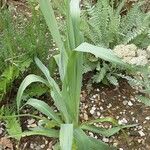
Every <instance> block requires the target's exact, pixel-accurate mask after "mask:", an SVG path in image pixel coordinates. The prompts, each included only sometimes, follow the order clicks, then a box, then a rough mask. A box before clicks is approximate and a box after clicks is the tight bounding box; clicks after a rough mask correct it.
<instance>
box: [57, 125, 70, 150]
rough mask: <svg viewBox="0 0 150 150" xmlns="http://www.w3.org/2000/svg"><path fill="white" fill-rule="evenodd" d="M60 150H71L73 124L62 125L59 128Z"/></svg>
mask: <svg viewBox="0 0 150 150" xmlns="http://www.w3.org/2000/svg"><path fill="white" fill-rule="evenodd" d="M59 139H60V147H61V150H71V149H72V143H73V142H72V141H73V124H62V125H61V128H60V136H59Z"/></svg>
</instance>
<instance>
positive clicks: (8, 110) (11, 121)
mask: <svg viewBox="0 0 150 150" xmlns="http://www.w3.org/2000/svg"><path fill="white" fill-rule="evenodd" d="M14 115H15V113H14V108H13V107H10V106H9V107H1V112H0V119H1V118H2V121H4V122H5V123H6V124H5V126H6V130H7V133H8V135H9V136H10V137H14V138H15V139H16V140H20V138H21V136H20V135H21V133H22V129H21V126H20V122H19V120H18V118H17V117H15V116H14ZM5 116H11V117H10V118H9V117H6V118H5ZM12 116H14V117H12ZM3 117H4V118H5V119H3Z"/></svg>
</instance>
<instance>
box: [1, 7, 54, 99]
mask: <svg viewBox="0 0 150 150" xmlns="http://www.w3.org/2000/svg"><path fill="white" fill-rule="evenodd" d="M31 10H32V17H28V18H27V17H25V16H24V15H23V14H16V16H17V17H16V18H14V17H13V16H12V13H14V12H12V11H8V10H3V11H1V12H0V20H1V22H0V100H2V99H4V97H5V95H6V94H7V92H8V91H11V89H12V87H13V82H14V81H15V80H16V79H19V78H21V77H22V76H23V73H25V72H30V70H32V69H33V70H34V66H32V62H33V57H34V56H37V55H38V56H39V57H40V59H42V60H44V62H46V60H47V58H48V55H50V54H52V52H50V53H48V51H49V49H50V48H51V47H52V46H51V45H52V43H53V41H52V40H51V35H50V34H49V33H48V28H47V26H46V23H45V22H44V21H43V18H42V14H41V13H40V12H39V11H35V10H33V9H31Z"/></svg>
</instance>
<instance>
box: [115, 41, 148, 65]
mask: <svg viewBox="0 0 150 150" xmlns="http://www.w3.org/2000/svg"><path fill="white" fill-rule="evenodd" d="M113 51H114V52H115V53H116V55H117V56H118V57H120V58H121V59H122V60H123V61H124V62H126V63H129V64H132V65H138V66H139V65H140V66H144V65H146V64H147V63H148V62H149V60H148V59H149V58H150V46H149V47H148V48H147V49H146V50H143V49H138V48H137V47H136V45H134V44H129V45H123V44H121V45H117V46H116V47H115V48H114V49H113Z"/></svg>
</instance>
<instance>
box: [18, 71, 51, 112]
mask: <svg viewBox="0 0 150 150" xmlns="http://www.w3.org/2000/svg"><path fill="white" fill-rule="evenodd" d="M35 82H41V83H43V84H46V85H47V86H49V85H48V82H47V81H46V80H45V79H43V78H41V77H40V76H37V75H34V74H31V75H28V76H27V77H26V78H25V79H24V80H23V81H22V83H21V85H20V87H19V90H18V92H17V98H16V101H17V110H18V111H19V108H20V105H21V100H22V95H23V92H24V90H25V89H26V88H27V87H28V86H29V85H30V84H31V83H35Z"/></svg>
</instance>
